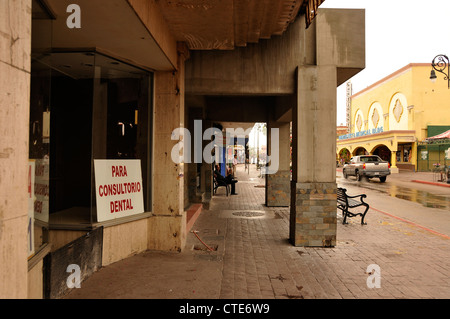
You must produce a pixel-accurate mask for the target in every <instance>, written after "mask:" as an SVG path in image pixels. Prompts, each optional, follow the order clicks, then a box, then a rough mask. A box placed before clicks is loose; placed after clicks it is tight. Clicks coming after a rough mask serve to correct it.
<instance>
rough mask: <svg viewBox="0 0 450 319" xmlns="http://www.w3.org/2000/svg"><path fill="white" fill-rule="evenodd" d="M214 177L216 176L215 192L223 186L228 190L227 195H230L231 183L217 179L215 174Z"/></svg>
mask: <svg viewBox="0 0 450 319" xmlns="http://www.w3.org/2000/svg"><path fill="white" fill-rule="evenodd" d="M213 178H214V194H215V193H216V191H217V189H218V188H219V187H221V186H223V187H225V189H226V190H227V196H228V193H229V184H227V183H226V182H225V181H217V179H216V177H215V176H214V177H213Z"/></svg>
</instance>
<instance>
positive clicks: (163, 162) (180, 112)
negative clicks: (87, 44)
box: [148, 53, 186, 251]
mask: <svg viewBox="0 0 450 319" xmlns="http://www.w3.org/2000/svg"><path fill="white" fill-rule="evenodd" d="M184 61H185V56H184V55H183V54H181V53H180V54H179V57H178V69H177V70H176V71H173V72H156V73H155V78H154V80H155V86H154V88H155V94H154V97H155V100H154V111H153V112H154V115H153V119H154V124H153V128H154V131H153V161H152V162H153V163H152V213H153V215H154V216H153V217H151V218H149V229H148V234H149V241H148V248H149V249H155V250H175V251H180V250H182V249H183V247H184V245H185V242H186V212H185V211H184V191H185V190H184V165H185V164H184V163H180V164H177V163H175V162H174V161H173V160H172V157H171V153H172V149H173V148H174V146H175V145H176V144H177V143H178V142H179V141H180V140H181V138H180V139H179V140H172V132H173V131H174V130H175V129H176V128H183V127H184V113H185V112H184Z"/></svg>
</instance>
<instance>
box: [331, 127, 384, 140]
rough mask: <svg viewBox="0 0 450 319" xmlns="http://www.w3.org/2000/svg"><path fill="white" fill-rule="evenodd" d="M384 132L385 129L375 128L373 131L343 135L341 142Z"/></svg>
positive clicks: (340, 138)
mask: <svg viewBox="0 0 450 319" xmlns="http://www.w3.org/2000/svg"><path fill="white" fill-rule="evenodd" d="M383 132H384V131H383V127H378V128H373V129H371V130H366V131H360V132H356V133H350V134H345V135H341V136H339V140H346V139H348V138H354V137H361V136H366V135H372V134H377V133H383Z"/></svg>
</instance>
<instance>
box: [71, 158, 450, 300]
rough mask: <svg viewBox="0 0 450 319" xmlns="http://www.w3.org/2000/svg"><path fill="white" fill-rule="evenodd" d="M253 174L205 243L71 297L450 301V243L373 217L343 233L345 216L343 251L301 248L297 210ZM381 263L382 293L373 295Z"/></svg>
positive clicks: (215, 212)
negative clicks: (278, 202)
mask: <svg viewBox="0 0 450 319" xmlns="http://www.w3.org/2000/svg"><path fill="white" fill-rule="evenodd" d="M243 169H244V167H243V166H240V167H238V177H239V183H238V184H237V192H238V194H239V195H237V196H229V197H226V196H225V193H224V190H222V191H223V192H222V191H221V190H220V189H219V190H218V193H217V195H216V196H214V198H213V201H212V203H211V205H210V209H209V210H204V211H203V212H202V214H201V215H200V217H199V218H198V219H197V221H196V222H195V224H194V226H193V228H192V230H195V231H197V235H198V238H197V237H196V236H194V234H193V233H189V234H188V239H187V244H186V249H185V250H184V251H183V252H181V253H170V252H153V251H148V252H145V253H142V254H139V255H136V256H133V257H130V258H128V259H125V260H123V261H120V262H117V263H115V264H113V265H110V266H108V267H105V268H103V269H101V270H99V271H98V272H97V273H95V274H94V275H92V276H91V277H90V278H89V279H88V280H86V281H85V282H83V283H82V287H81V289H76V290H73V291H72V292H71V293H70V294H69V295H68V296H67V298H151V299H153V298H162V299H181V298H190V299H196V298H201V299H203V298H208V299H233V298H236V299H247V298H251V299H256V298H264V299H274V298H275V299H316V298H323V299H325V298H336V299H341V298H343V299H353V298H355V299H361V298H364V299H366V298H377V299H379V298H391V299H394V298H407V299H408V298H450V239H449V238H446V237H443V236H439V235H438V234H435V233H432V232H429V231H426V230H424V229H422V228H420V227H416V226H415V225H412V224H409V223H405V222H403V221H401V220H398V219H395V218H392V217H390V216H387V215H385V214H382V213H380V212H377V211H375V210H370V211H369V212H368V214H367V216H366V221H367V225H365V226H361V225H360V223H359V218H355V219H354V220H352V219H350V223H349V224H348V225H342V217H341V215H340V214H338V229H337V231H338V233H337V245H336V246H335V247H334V248H305V247H294V246H292V245H291V244H290V243H289V242H288V234H289V208H268V207H265V206H264V192H265V190H264V187H262V186H261V185H263V183H262V180H261V179H260V178H259V176H258V172H257V171H255V170H254V166H252V169H251V171H250V174H249V173H248V172H244V170H243ZM199 238H200V239H201V240H199ZM206 246H208V247H214V248H216V247H217V250H215V251H208V250H207V247H206ZM371 265H372V266H371ZM373 265H376V266H377V267H379V270H380V277H379V278H380V281H379V283H380V288H369V287H368V278H369V277H370V279H372V278H374V276H373V275H372V273H370V274H369V273H368V272H372V271H373V269H375V268H374V266H373ZM369 266H370V267H369ZM374 283H376V281H375V280H369V286H370V285H371V284H372V286H373V284H374Z"/></svg>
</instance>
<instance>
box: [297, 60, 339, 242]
mask: <svg viewBox="0 0 450 319" xmlns="http://www.w3.org/2000/svg"><path fill="white" fill-rule="evenodd" d="M336 74H337V73H336V67H335V66H332V65H331V66H326V65H325V66H302V67H299V69H298V72H297V80H298V82H297V88H298V91H297V105H296V106H294V110H293V134H292V135H293V141H292V144H293V150H292V153H293V160H292V161H293V180H292V182H291V222H290V239H291V242H292V243H293V244H294V245H295V246H319V247H330V246H335V245H336V223H337V218H336V190H337V185H336V163H335V158H336V154H335V150H336Z"/></svg>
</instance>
